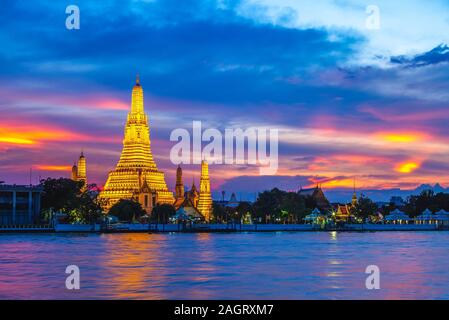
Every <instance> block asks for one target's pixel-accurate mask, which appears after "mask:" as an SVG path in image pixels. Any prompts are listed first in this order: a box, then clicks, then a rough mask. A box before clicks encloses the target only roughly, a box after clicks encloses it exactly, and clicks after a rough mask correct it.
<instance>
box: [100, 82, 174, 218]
mask: <svg viewBox="0 0 449 320" xmlns="http://www.w3.org/2000/svg"><path fill="white" fill-rule="evenodd" d="M100 199H101V200H102V202H103V203H104V208H103V209H105V210H109V209H110V208H111V207H112V206H113V205H114V204H115V203H116V202H118V201H119V200H120V199H129V200H136V201H139V203H141V205H142V207H143V208H144V209H145V211H146V212H147V213H151V211H152V209H153V208H154V207H155V206H156V205H158V204H173V203H174V198H173V193H172V192H170V191H169V190H168V188H167V184H166V183H165V176H164V173H163V172H161V171H159V170H158V168H157V166H156V163H155V162H154V160H153V155H152V153H151V146H150V128H149V125H148V118H147V115H146V114H145V110H144V98H143V89H142V86H141V84H140V80H139V78H138V77H137V79H136V84H135V85H134V88H133V90H132V101H131V110H130V111H129V113H128V117H127V120H126V125H125V131H124V139H123V150H122V154H121V156H120V160H119V162H118V164H117V167H116V168H115V170H114V171H111V172H110V173H109V176H108V179H107V181H106V184H105V186H104V190H103V191H102V192H101V193H100Z"/></svg>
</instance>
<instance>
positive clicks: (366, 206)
mask: <svg viewBox="0 0 449 320" xmlns="http://www.w3.org/2000/svg"><path fill="white" fill-rule="evenodd" d="M378 210H379V207H378V206H377V204H375V203H374V202H373V201H372V200H371V199H370V198H368V197H366V196H365V195H363V194H362V195H361V196H360V197H359V199H358V201H357V204H356V206H355V207H354V209H353V213H354V215H355V216H356V217H358V218H362V219H363V220H365V219H366V218H368V217H369V216H372V215H375V214H376V213H377V211H378Z"/></svg>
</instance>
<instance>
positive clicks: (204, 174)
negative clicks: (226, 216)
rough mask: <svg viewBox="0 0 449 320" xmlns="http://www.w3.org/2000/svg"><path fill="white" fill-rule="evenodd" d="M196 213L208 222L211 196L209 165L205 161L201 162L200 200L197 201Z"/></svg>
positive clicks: (210, 213)
mask: <svg viewBox="0 0 449 320" xmlns="http://www.w3.org/2000/svg"><path fill="white" fill-rule="evenodd" d="M197 209H198V211H199V212H201V214H202V215H203V216H204V219H205V220H206V222H209V221H210V219H211V215H212V196H211V192H210V179H209V165H208V164H207V161H206V160H203V161H202V162H201V178H200V198H199V200H198V208H197Z"/></svg>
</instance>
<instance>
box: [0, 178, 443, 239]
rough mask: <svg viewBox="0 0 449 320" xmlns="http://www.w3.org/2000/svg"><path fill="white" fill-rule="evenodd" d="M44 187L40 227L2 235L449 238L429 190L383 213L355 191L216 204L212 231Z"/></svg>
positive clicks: (83, 190) (271, 194)
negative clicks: (346, 199) (405, 234)
mask: <svg viewBox="0 0 449 320" xmlns="http://www.w3.org/2000/svg"><path fill="white" fill-rule="evenodd" d="M41 187H42V189H43V195H42V207H41V215H40V217H39V219H38V220H36V221H34V223H33V224H27V225H24V224H9V225H8V224H6V225H0V233H7V232H9V233H10V232H25V233H26V232H35V233H40V232H50V233H51V232H77V233H79V232H81V233H84V232H86V233H91V232H93V233H107V232H109V233H114V232H148V233H153V232H282V231H287V232H288V231H291V232H320V231H324V232H329V231H341V232H354V231H355V232H375V231H449V212H447V211H446V210H449V194H446V193H438V194H436V193H434V192H433V191H430V190H429V191H423V192H422V193H421V194H420V195H417V196H410V197H409V198H407V199H406V200H405V201H403V202H402V203H400V204H397V203H394V202H391V203H389V204H387V205H384V206H381V207H380V206H378V205H377V204H376V203H374V202H373V201H372V200H371V199H369V198H368V197H366V196H364V195H363V194H362V195H360V196H359V197H357V196H356V193H355V191H354V197H353V199H352V202H350V203H345V204H341V203H329V201H327V199H326V198H325V196H324V194H323V192H322V190H321V189H320V188H318V187H317V188H316V191H319V192H315V193H311V195H308V193H305V192H304V190H302V189H301V190H302V191H300V192H287V191H282V190H279V189H277V188H274V189H272V190H270V191H264V192H261V193H259V195H258V197H257V200H256V201H255V202H247V201H234V202H233V201H229V202H227V203H225V201H214V203H213V211H212V219H211V221H210V222H209V223H206V222H205V221H204V220H201V219H198V218H197V217H193V216H190V215H189V214H188V213H186V212H185V211H182V210H178V211H177V210H175V208H174V206H172V205H168V204H162V205H157V206H156V207H154V208H153V211H152V212H151V213H148V212H146V211H145V210H143V208H142V206H141V204H140V203H139V202H138V201H137V200H136V199H127V200H120V201H119V202H118V203H117V204H116V205H114V206H113V207H112V208H111V209H110V210H109V211H108V212H104V211H103V210H102V206H101V200H100V199H99V197H98V194H99V192H100V189H99V188H98V187H97V186H96V185H88V186H84V185H83V184H82V183H80V182H76V181H73V180H71V179H64V178H59V179H51V178H48V179H45V180H42V181H41ZM313 190H315V189H313ZM314 194H315V196H314ZM316 194H318V195H319V196H318V197H317V196H316ZM181 211H182V212H181Z"/></svg>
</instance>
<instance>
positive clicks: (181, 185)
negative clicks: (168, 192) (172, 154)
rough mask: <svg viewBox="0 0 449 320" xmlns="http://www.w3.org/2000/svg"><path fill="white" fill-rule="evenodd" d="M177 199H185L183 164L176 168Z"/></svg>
mask: <svg viewBox="0 0 449 320" xmlns="http://www.w3.org/2000/svg"><path fill="white" fill-rule="evenodd" d="M175 193H176V200H178V199H182V200H184V183H183V182H182V169H181V166H178V169H177V170H176V190H175Z"/></svg>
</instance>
